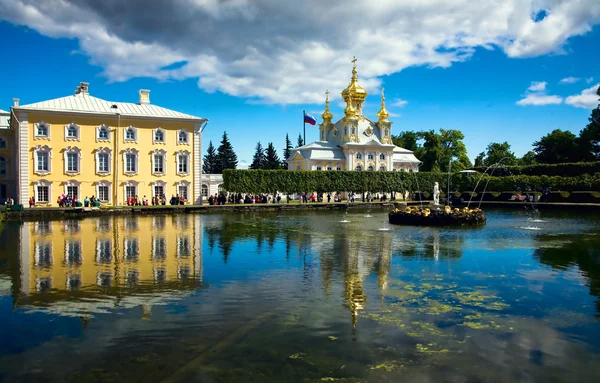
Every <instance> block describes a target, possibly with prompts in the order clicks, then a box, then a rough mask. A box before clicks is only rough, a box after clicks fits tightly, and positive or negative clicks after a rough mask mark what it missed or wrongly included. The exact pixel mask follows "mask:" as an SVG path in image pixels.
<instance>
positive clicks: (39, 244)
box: [33, 241, 54, 266]
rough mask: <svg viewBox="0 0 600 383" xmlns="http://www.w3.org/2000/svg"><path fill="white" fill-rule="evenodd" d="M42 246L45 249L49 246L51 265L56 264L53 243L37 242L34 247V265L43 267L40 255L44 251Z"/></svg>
mask: <svg viewBox="0 0 600 383" xmlns="http://www.w3.org/2000/svg"><path fill="white" fill-rule="evenodd" d="M42 245H43V246H44V247H46V246H48V248H49V251H48V253H49V255H50V265H53V264H54V255H53V254H52V242H51V241H41V242H36V243H35V245H34V256H33V262H34V265H36V266H41V265H40V255H41V254H40V253H41V250H42Z"/></svg>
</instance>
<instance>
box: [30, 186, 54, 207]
mask: <svg viewBox="0 0 600 383" xmlns="http://www.w3.org/2000/svg"><path fill="white" fill-rule="evenodd" d="M39 186H42V187H47V188H48V201H47V202H46V201H40V196H39V193H38V187H39ZM33 187H34V190H33V191H34V195H35V203H36V204H37V203H46V204H48V205H49V204H51V203H52V182H48V181H46V180H39V181H38V182H36V183H35V184H34V185H33Z"/></svg>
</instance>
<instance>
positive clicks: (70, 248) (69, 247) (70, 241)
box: [65, 239, 83, 266]
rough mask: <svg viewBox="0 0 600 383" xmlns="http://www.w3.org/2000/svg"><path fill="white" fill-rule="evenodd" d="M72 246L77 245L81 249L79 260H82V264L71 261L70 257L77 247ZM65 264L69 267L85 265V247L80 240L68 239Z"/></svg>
mask: <svg viewBox="0 0 600 383" xmlns="http://www.w3.org/2000/svg"><path fill="white" fill-rule="evenodd" d="M72 245H77V247H78V248H79V258H80V261H81V262H80V263H73V262H70V261H69V258H70V256H71V255H72V254H71V252H72V251H73V250H74V247H75V246H72ZM65 264H66V265H69V266H74V265H78V266H79V265H82V264H83V247H82V246H81V240H78V239H67V240H66V241H65Z"/></svg>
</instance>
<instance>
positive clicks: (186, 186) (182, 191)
mask: <svg viewBox="0 0 600 383" xmlns="http://www.w3.org/2000/svg"><path fill="white" fill-rule="evenodd" d="M177 194H179V196H180V197H183V200H184V201H186V202H187V201H188V196H189V195H190V183H189V182H187V181H181V182H179V183H178V184H177Z"/></svg>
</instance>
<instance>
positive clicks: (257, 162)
mask: <svg viewBox="0 0 600 383" xmlns="http://www.w3.org/2000/svg"><path fill="white" fill-rule="evenodd" d="M266 163H267V157H266V156H265V149H263V147H262V145H261V143H260V141H259V142H258V143H257V144H256V151H255V152H254V157H252V163H251V164H250V166H249V167H250V169H255V170H256V169H263V168H264V166H265V164H266Z"/></svg>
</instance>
